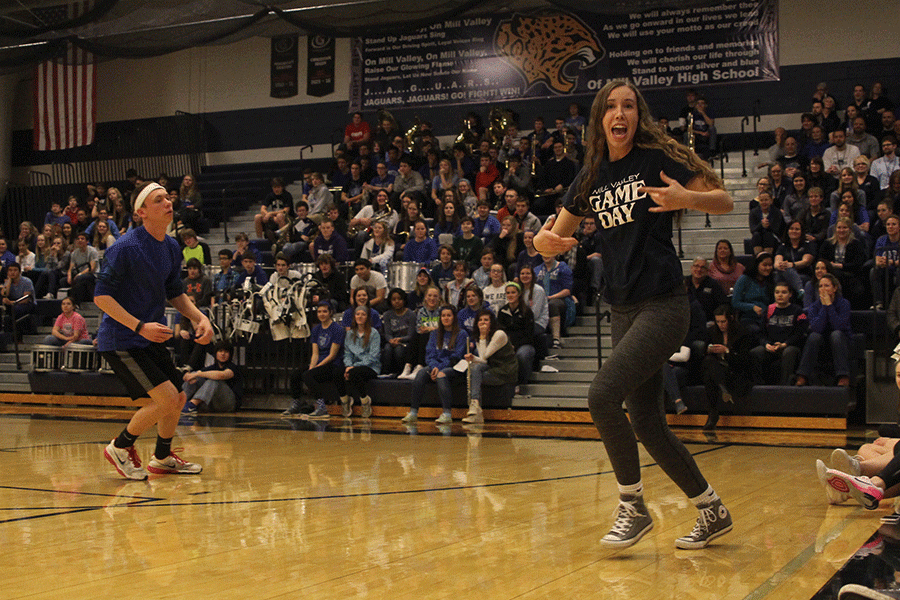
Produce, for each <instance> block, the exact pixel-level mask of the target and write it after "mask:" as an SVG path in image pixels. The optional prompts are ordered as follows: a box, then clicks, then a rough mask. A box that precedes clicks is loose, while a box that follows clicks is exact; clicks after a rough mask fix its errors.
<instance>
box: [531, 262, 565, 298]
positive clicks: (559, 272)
mask: <svg viewBox="0 0 900 600" xmlns="http://www.w3.org/2000/svg"><path fill="white" fill-rule="evenodd" d="M545 272H547V267H546V265H544V264H541V265H540V266H538V268H537V269H535V270H534V280H535V283H537V284H538V285H540V286H542V287H543V288H544V291H545V292H546V293H547V297H550V296H553V295H555V294H558V293H560V292H561V291H563V290H571V289H572V283H573V277H572V269H570V268H569V265H568V264H567V263H564V262H562V261H557V262H556V266H554V267H553V268H552V269H550V271H549V275H550V278H549V282H550V286H549V287H550V289H547V286H546V285H544V273H545Z"/></svg>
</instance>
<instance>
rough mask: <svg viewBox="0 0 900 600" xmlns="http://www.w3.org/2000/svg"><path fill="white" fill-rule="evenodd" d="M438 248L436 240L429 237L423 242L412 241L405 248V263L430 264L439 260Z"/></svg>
mask: <svg viewBox="0 0 900 600" xmlns="http://www.w3.org/2000/svg"><path fill="white" fill-rule="evenodd" d="M437 255H438V247H437V244H436V243H435V241H434V238H430V237H427V238H425V239H424V240H422V241H421V242H417V241H416V240H415V239H411V240H409V241H408V242H406V246H404V247H403V260H404V261H405V262H417V263H430V262H432V261H434V260H435V259H437Z"/></svg>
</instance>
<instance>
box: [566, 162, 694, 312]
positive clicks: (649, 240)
mask: <svg viewBox="0 0 900 600" xmlns="http://www.w3.org/2000/svg"><path fill="white" fill-rule="evenodd" d="M585 168H586V167H585ZM585 168H582V170H581V172H580V173H579V174H578V177H576V178H575V181H574V182H573V183H572V185H570V186H569V190H568V192H567V193H566V196H565V198H564V200H563V207H564V208H565V209H566V210H568V211H569V212H570V213H572V214H573V215H575V216H579V217H584V216H589V215H593V217H594V221H595V222H596V223H597V231H598V232H599V234H600V239H601V247H602V250H601V253H602V254H603V277H604V280H605V282H606V288H605V291H604V297H605V298H606V301H607V302H609V303H610V304H614V305H617V304H633V303H635V302H640V301H642V300H646V299H647V298H651V297H653V296H657V295H659V294H664V293H667V292H670V291H672V289H673V288H675V286H676V285H683V283H682V282H683V276H682V272H681V271H682V269H681V261H680V260H679V258H678V254H677V253H676V252H675V247H674V246H673V245H672V212H662V213H652V212H649V209H650V208H651V207H653V206H656V203H655V202H654V201H653V200H652V199H651V198H650V196H649V195H647V194H646V193H643V192H638V188H640V187H642V186H648V187H663V186H664V185H665V184H664V183H663V181H662V179H661V178H660V176H659V172H660V171H664V172H665V173H666V175H667V176H669V177H671V178H672V179H674V180H676V181H677V182H678V183H680V184H682V185H685V184H687V182H689V181H690V180H691V179H693V178H694V176H695V173H692V172H691V171H689V170H688V168H687V167H686V166H685V165H683V164H681V163H680V162H677V161H675V160H673V159H671V158H669V157H667V156H666V155H665V153H663V151H662V150H657V149H646V148H638V147H637V146H635V147H634V148H632V150H631V152H629V153H628V154H627V155H626V156H625V157H623V158H621V159H620V160H617V161H615V162H605V163H604V167H603V169H602V171H603V172H602V174H601V179H600V180H599V182H598V184H597V185H595V186H594V188H593V189H592V190H591V192H590V195H589V197H588V201H589V202H588V203H589V205H590V209H589V210H588V211H587V212H584V213H583V214H582V211H581V210H580V209H579V207H578V205H577V204H576V203H575V195H576V194H577V193H578V190H579V188H580V186H581V181H582V179H583V178H584V177H585Z"/></svg>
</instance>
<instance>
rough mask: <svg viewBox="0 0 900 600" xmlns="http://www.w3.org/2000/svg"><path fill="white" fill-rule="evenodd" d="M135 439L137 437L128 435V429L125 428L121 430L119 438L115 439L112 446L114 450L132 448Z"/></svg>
mask: <svg viewBox="0 0 900 600" xmlns="http://www.w3.org/2000/svg"><path fill="white" fill-rule="evenodd" d="M137 439H138V436H136V435H131V434H130V433H128V428H127V427H126V428H125V429H123V430H122V433H120V434H119V437H117V438H116V439H115V441H113V446H115V447H116V448H129V447H131V446H134V442H135V440H137Z"/></svg>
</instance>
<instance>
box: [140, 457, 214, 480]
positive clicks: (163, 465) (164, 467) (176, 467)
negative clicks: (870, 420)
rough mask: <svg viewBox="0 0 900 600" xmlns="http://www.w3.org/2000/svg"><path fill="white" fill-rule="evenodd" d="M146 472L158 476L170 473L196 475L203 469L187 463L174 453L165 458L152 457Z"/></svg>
mask: <svg viewBox="0 0 900 600" xmlns="http://www.w3.org/2000/svg"><path fill="white" fill-rule="evenodd" d="M147 470H148V471H150V472H151V473H156V474H159V475H167V474H170V473H175V474H180V475H196V474H197V473H199V472H200V471H202V470H203V467H201V466H200V465H198V464H196V463H192V462H187V461H186V460H184V459H183V458H181V457H180V456H178V455H177V454H175V453H174V452H172V453H171V454H169V455H168V456H167V457H165V458H162V459H160V458H156V456H153V457H152V458H151V459H150V462H149V463H148V464H147Z"/></svg>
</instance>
